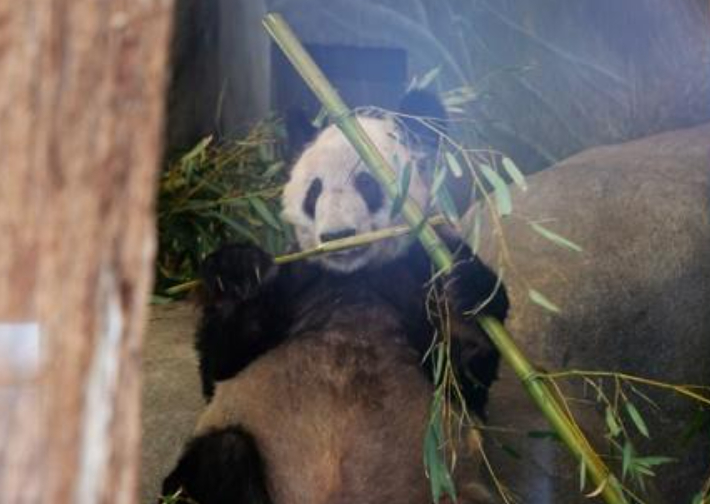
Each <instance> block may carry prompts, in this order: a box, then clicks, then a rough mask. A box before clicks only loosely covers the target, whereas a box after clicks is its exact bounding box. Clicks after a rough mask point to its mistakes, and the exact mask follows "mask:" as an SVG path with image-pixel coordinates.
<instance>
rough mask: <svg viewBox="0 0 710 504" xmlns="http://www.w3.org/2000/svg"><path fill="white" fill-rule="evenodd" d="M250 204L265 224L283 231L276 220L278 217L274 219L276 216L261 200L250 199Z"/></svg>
mask: <svg viewBox="0 0 710 504" xmlns="http://www.w3.org/2000/svg"><path fill="white" fill-rule="evenodd" d="M249 204H250V205H251V206H252V208H253V209H254V211H255V212H256V213H257V214H258V215H259V217H261V219H262V220H263V221H264V222H266V223H267V224H268V225H269V226H271V227H272V228H274V229H275V230H276V231H281V225H280V224H279V221H278V220H277V219H276V217H274V214H272V213H271V211H270V210H269V208H268V207H267V206H266V204H265V203H264V202H263V201H262V200H261V199H260V198H256V197H252V198H249Z"/></svg>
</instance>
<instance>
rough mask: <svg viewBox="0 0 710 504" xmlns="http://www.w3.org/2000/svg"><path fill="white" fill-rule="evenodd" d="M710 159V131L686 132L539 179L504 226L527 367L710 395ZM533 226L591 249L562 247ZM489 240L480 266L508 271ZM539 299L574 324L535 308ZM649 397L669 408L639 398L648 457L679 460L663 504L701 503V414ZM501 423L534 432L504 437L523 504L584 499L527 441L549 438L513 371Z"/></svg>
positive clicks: (662, 484)
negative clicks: (612, 375) (636, 378)
mask: <svg viewBox="0 0 710 504" xmlns="http://www.w3.org/2000/svg"><path fill="white" fill-rule="evenodd" d="M709 153H710V125H704V126H700V127H696V128H693V129H686V130H679V131H673V132H669V133H664V134H660V135H656V136H652V137H648V138H644V139H642V140H638V141H634V142H629V143H625V144H620V145H614V146H608V147H599V148H594V149H590V150H587V151H584V152H582V153H580V154H578V155H576V156H573V157H571V158H569V159H567V160H565V161H563V162H561V163H559V164H557V165H555V166H553V167H552V168H550V169H548V170H545V171H543V172H540V173H538V174H536V175H534V176H532V177H529V179H528V184H529V189H528V191H527V192H526V193H522V192H521V191H514V193H513V206H514V216H511V217H509V218H506V219H505V221H504V223H503V226H502V229H503V231H504V236H505V243H506V244H507V248H508V250H509V251H510V262H509V263H506V264H504V265H503V268H504V270H505V273H504V276H505V281H506V284H507V286H508V289H509V293H510V296H511V300H512V312H511V317H510V320H509V323H508V328H509V330H510V332H511V333H512V335H513V336H514V338H515V339H516V340H517V341H518V342H519V344H520V346H521V347H522V349H523V350H524V351H525V352H526V353H527V355H528V356H530V357H531V358H532V359H534V360H535V361H536V362H537V363H538V364H539V365H541V366H543V367H544V368H547V369H548V370H559V369H585V370H607V371H617V372H625V373H630V374H634V375H640V376H643V377H647V378H652V379H655V380H660V381H665V382H671V383H679V384H680V383H693V384H705V385H708V384H710V260H709V259H708V258H710V208H708V207H709V199H710V156H709ZM528 220H536V221H538V222H543V223H544V225H545V226H546V227H547V228H549V229H551V230H553V231H554V232H556V233H558V234H560V235H562V236H564V237H566V238H568V239H570V240H572V241H574V242H575V243H577V244H579V245H580V246H581V247H583V249H584V251H583V252H582V253H574V252H570V251H568V250H566V249H563V248H561V247H559V246H557V245H555V244H553V243H552V242H551V241H549V240H547V239H545V238H543V237H541V236H540V235H539V234H538V233H536V232H535V231H533V230H532V229H531V228H530V226H529V224H528ZM487 232H490V229H488V230H487ZM484 242H486V240H484ZM487 242H488V243H487V246H486V247H485V248H484V250H482V251H481V255H482V256H483V257H484V258H486V259H487V260H488V261H489V262H490V263H492V264H501V263H500V262H499V252H500V250H501V249H500V247H499V246H498V245H494V242H495V240H492V239H490V238H489V240H488V241H487ZM511 265H512V266H511ZM529 288H533V289H536V290H538V291H540V292H542V293H543V294H544V295H545V296H546V297H547V298H548V299H550V300H551V301H552V302H553V303H555V304H556V305H557V306H559V307H560V309H561V313H559V314H554V313H551V312H549V311H546V310H545V309H542V308H540V307H539V306H538V305H536V304H534V303H533V302H532V301H531V300H530V299H529V297H528V289H529ZM576 383H577V384H579V380H577V382H576ZM641 388H642V390H644V391H646V392H648V395H649V396H650V397H652V398H653V399H654V400H655V401H656V402H657V403H658V405H659V406H660V410H659V411H655V410H652V409H650V408H648V407H647V405H646V404H644V401H643V400H642V399H640V398H639V397H636V396H634V395H633V393H631V397H633V398H634V403H635V404H636V405H637V406H638V407H639V409H640V410H641V411H642V413H643V415H644V418H645V419H646V420H647V423H648V425H649V430H650V432H651V440H650V441H649V442H641V441H639V444H638V447H639V448H640V451H641V452H642V453H644V454H649V455H668V456H672V457H676V458H677V459H678V462H677V463H675V464H672V465H668V466H664V467H661V468H659V469H658V471H657V473H658V476H657V478H655V482H656V484H657V486H658V489H659V491H660V493H661V494H662V495H663V499H662V500H659V501H657V502H670V501H671V500H673V501H677V502H690V496H691V495H692V494H694V493H696V492H698V491H699V489H700V487H701V485H702V477H703V472H704V471H707V467H708V464H709V463H710V450H709V449H708V437H707V435H706V434H705V435H700V436H698V437H697V438H695V439H693V440H692V441H691V442H690V443H687V444H686V445H684V444H683V442H682V437H683V433H684V432H685V429H686V428H687V426H688V422H689V420H690V418H691V417H692V415H693V414H694V412H696V411H697V409H698V404H697V403H694V402H692V401H690V400H687V399H681V398H678V397H676V396H674V395H673V394H671V393H670V392H667V391H663V392H661V391H658V390H654V389H649V388H645V387H641ZM571 391H572V393H573V394H574V393H576V394H577V395H578V396H579V395H580V393H581V392H582V391H581V390H580V388H579V387H573V388H572V389H571ZM590 395H591V394H590ZM591 396H592V398H593V395H591ZM593 411H594V409H593V408H592V409H591V410H590V408H589V407H587V408H586V410H584V411H583V412H582V420H583V423H584V424H585V425H586V426H587V427H589V428H591V429H592V430H593V431H594V432H596V433H597V437H598V434H599V431H600V427H601V424H600V423H599V422H598V417H597V416H596V415H594V414H591V415H590V412H592V413H593ZM491 424H493V425H496V424H498V425H503V426H506V427H511V428H514V429H516V430H518V431H521V433H522V435H518V436H515V435H513V436H507V437H506V440H505V442H507V443H510V444H511V445H513V446H515V448H516V450H517V451H519V452H521V453H522V454H523V459H522V460H520V461H511V458H510V457H506V456H501V455H500V454H498V456H496V457H494V459H495V465H496V466H497V467H500V468H501V471H502V473H501V474H502V477H503V478H504V479H505V480H506V482H507V483H508V484H509V485H510V486H511V487H513V488H514V489H515V490H516V491H517V492H518V493H519V494H520V495H522V496H523V502H526V503H528V502H533V503H536V502H546V503H547V502H564V503H569V502H577V501H575V500H573V497H572V496H574V495H579V490H578V476H577V474H578V470H577V468H576V467H577V466H576V464H574V463H573V462H571V458H570V456H569V455H568V454H567V453H565V452H564V451H563V450H560V449H559V448H557V447H555V446H554V444H553V443H550V442H546V441H540V440H532V439H529V438H526V436H525V432H526V431H527V430H539V429H547V427H546V424H545V422H544V421H543V420H542V419H541V418H540V416H539V415H538V414H537V412H536V411H535V408H534V407H533V406H532V405H531V402H530V400H529V399H528V398H527V397H526V396H525V394H524V392H523V391H522V387H521V386H520V384H519V383H517V380H516V379H515V378H514V377H512V376H511V374H510V372H509V371H507V370H506V371H505V372H504V373H503V377H502V380H501V381H500V382H498V384H497V385H496V386H495V388H494V390H493V393H492V397H491ZM631 425H633V424H631ZM632 430H633V427H632ZM504 437H505V436H504ZM588 490H590V489H588ZM534 496H538V497H534ZM550 499H552V500H550ZM582 501H584V499H582V498H580V499H579V502H582ZM585 502H586V501H585ZM652 502H654V501H653V500H652Z"/></svg>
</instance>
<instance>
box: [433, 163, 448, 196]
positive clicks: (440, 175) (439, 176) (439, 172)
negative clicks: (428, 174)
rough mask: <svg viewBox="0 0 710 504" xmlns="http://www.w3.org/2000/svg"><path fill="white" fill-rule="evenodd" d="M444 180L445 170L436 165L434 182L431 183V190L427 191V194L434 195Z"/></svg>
mask: <svg viewBox="0 0 710 504" xmlns="http://www.w3.org/2000/svg"><path fill="white" fill-rule="evenodd" d="M445 180H446V170H444V169H443V168H442V167H441V165H438V164H437V166H436V170H435V171H434V182H432V184H431V190H430V191H429V194H431V195H432V196H434V195H436V193H438V192H439V189H440V188H441V186H442V185H443V184H444V181H445Z"/></svg>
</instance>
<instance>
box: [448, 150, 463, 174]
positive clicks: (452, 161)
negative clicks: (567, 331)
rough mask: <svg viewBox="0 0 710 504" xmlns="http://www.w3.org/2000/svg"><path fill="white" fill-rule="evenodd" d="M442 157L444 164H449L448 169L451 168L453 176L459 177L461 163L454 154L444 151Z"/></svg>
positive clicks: (461, 172) (461, 171)
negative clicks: (444, 159)
mask: <svg viewBox="0 0 710 504" xmlns="http://www.w3.org/2000/svg"><path fill="white" fill-rule="evenodd" d="M444 157H445V158H446V164H447V165H448V166H449V170H451V173H453V174H454V177H456V178H461V176H462V175H463V170H462V169H461V165H460V164H459V162H458V160H457V159H456V156H454V155H453V154H451V153H450V152H449V151H446V152H445V153H444Z"/></svg>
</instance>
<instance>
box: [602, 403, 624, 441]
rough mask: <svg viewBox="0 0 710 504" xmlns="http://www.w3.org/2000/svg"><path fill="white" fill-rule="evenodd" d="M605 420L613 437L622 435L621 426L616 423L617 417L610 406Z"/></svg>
mask: <svg viewBox="0 0 710 504" xmlns="http://www.w3.org/2000/svg"><path fill="white" fill-rule="evenodd" d="M605 418H606V426H607V428H608V429H609V433H610V434H611V437H616V436H618V435H619V434H621V426H620V425H619V422H617V421H616V415H615V414H614V412H613V411H612V409H611V407H609V406H607V408H606V413H605Z"/></svg>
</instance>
